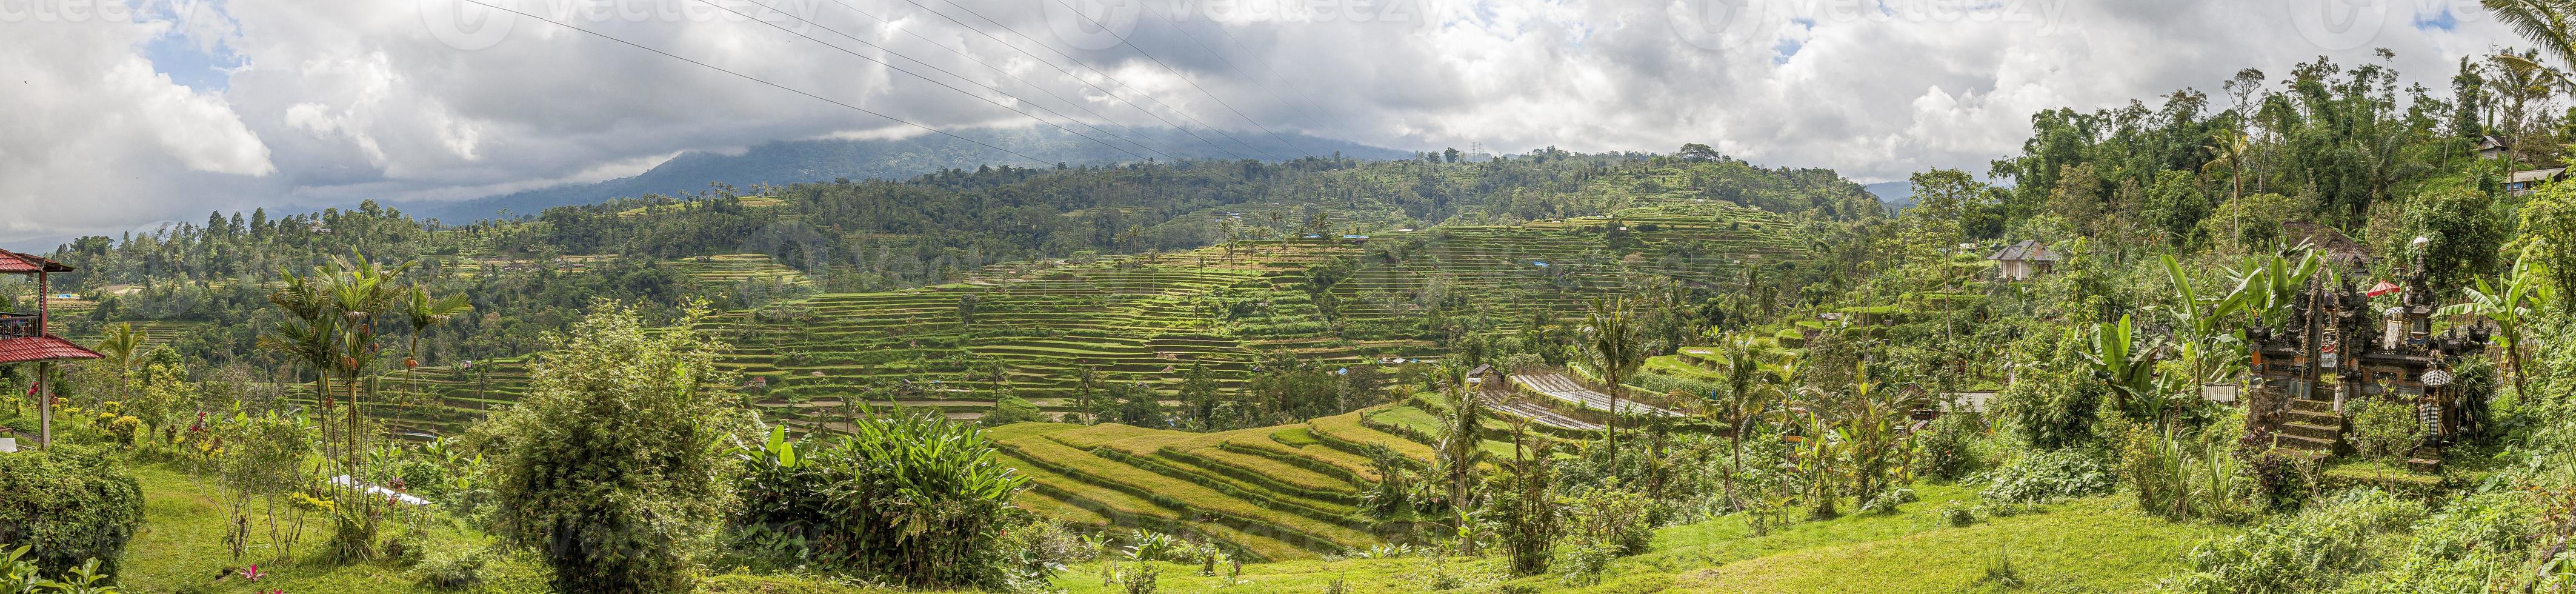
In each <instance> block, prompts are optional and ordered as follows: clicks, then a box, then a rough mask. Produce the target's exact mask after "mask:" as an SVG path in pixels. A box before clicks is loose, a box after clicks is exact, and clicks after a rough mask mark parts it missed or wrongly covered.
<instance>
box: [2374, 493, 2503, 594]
mask: <svg viewBox="0 0 2576 594" xmlns="http://www.w3.org/2000/svg"><path fill="white" fill-rule="evenodd" d="M2544 515H2545V514H2544V513H2543V510H2541V509H2539V507H2538V506H2535V505H2532V502H2531V500H2530V499H2528V498H2527V497H2525V496H2524V495H2522V494H2517V493H2482V494H2478V495H2471V496H2468V497H2463V498H2460V499H2458V500H2456V501H2454V502H2453V503H2451V505H2450V507H2449V508H2448V509H2444V510H2442V513H2440V514H2436V515H2434V516H2433V517H2432V518H2430V519H2427V520H2425V521H2423V522H2419V523H2417V524H2416V525H2415V527H2414V528H2415V535H2414V538H2413V540H2412V542H2410V543H2409V544H2408V545H2407V547H2406V553H2405V554H2404V555H2403V556H2402V557H2399V558H2398V560H2397V562H2396V563H2395V566H2394V567H2392V568H2390V570H2389V571H2384V572H2380V573H2378V574H2376V575H2374V576H2373V577H2374V579H2371V580H2369V581H2367V582H2364V583H2362V584H2359V586H2360V587H2358V588H2355V589H2356V590H2358V591H2360V592H2363V593H2370V594H2378V593H2387V594H2398V593H2415V592H2459V593H2485V592H2490V591H2493V590H2492V589H2491V588H2492V586H2493V584H2490V583H2488V580H2490V579H2493V578H2494V577H2495V576H2500V575H2525V570H2524V561H2525V560H2526V554H2527V553H2528V552H2529V551H2530V550H2531V548H2532V545H2533V544H2534V539H2533V536H2534V535H2535V534H2538V533H2540V532H2541V531H2542V529H2543V526H2541V525H2540V522H2539V520H2540V518H2542V517H2543V516H2544Z"/></svg>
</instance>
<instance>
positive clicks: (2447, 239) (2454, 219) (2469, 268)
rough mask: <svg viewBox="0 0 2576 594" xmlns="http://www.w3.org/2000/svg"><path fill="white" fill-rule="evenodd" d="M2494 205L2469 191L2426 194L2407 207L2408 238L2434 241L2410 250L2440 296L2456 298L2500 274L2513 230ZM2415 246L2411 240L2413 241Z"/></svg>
mask: <svg viewBox="0 0 2576 594" xmlns="http://www.w3.org/2000/svg"><path fill="white" fill-rule="evenodd" d="M2494 202H2495V201H2494V200H2492V199H2489V198H2488V197H2487V195H2485V194H2482V193H2478V192H2476V191H2474V190H2470V189H2467V188H2447V189H2441V190H2434V191H2431V192H2425V193H2423V194H2419V195H2416V196H2415V199H2414V200H2411V201H2408V202H2407V204H2406V217H2405V229H2406V233H2405V234H2404V235H2403V237H2406V238H2414V237H2422V238H2426V239H2429V240H2430V241H2429V242H2426V243H2425V244H2424V245H2422V246H2419V247H2411V248H2409V252H2410V253H2408V255H2409V256H2413V258H2414V260H2415V262H2416V263H2417V264H2418V265H2420V266H2422V267H2423V270H2424V275H2425V276H2426V277H2427V280H2429V281H2431V283H2432V285H2433V290H2434V291H2435V292H2436V293H2451V292H2454V291H2457V290H2459V289H2460V288H2463V287H2467V286H2468V285H2469V283H2470V281H2472V280H2474V279H2476V278H2478V277H2480V276H2484V275H2486V274H2487V273H2488V272H2490V271H2493V270H2495V269H2496V264H2497V254H2498V253H2499V252H2502V251H2503V247H2504V242H2505V240H2506V239H2507V237H2506V236H2507V234H2509V233H2510V232H2511V230H2510V229H2506V228H2505V221H2504V219H2503V217H2499V216H2497V215H2496V213H2494V212H2493V211H2490V210H2489V209H2488V207H2490V206H2492V205H2494ZM2409 241H2411V239H2409Z"/></svg>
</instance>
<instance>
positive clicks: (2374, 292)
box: [2364, 280, 2403, 297]
mask: <svg viewBox="0 0 2576 594" xmlns="http://www.w3.org/2000/svg"><path fill="white" fill-rule="evenodd" d="M2402 289H2403V288H2402V287H2399V286H2397V283H2392V282H2388V281H2384V280H2383V281H2379V284H2377V285H2372V286H2371V287H2370V290H2369V291H2365V292H2364V293H2365V294H2367V295H2370V296H2372V297H2378V296H2381V295H2386V294H2389V293H2395V292H2397V291H2399V290H2402Z"/></svg>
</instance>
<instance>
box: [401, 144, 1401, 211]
mask: <svg viewBox="0 0 2576 594" xmlns="http://www.w3.org/2000/svg"><path fill="white" fill-rule="evenodd" d="M1137 131H1138V132H1139V133H1140V134H1139V136H1141V137H1142V140H1143V141H1144V142H1145V144H1146V145H1147V146H1152V147H1155V148H1158V149H1162V150H1164V151H1166V152H1168V153H1169V154H1170V155H1171V156H1173V157H1176V158H1184V159H1207V158H1235V157H1236V156H1238V155H1239V156H1241V157H1243V158H1252V159H1260V160H1263V161H1276V160H1280V159H1291V158H1296V157H1300V156H1304V155H1307V154H1313V155H1316V156H1330V155H1332V154H1333V153H1335V152H1340V153H1341V155H1342V156H1343V157H1345V158H1351V159H1361V160H1371V161H1376V160H1389V159H1403V158H1411V157H1412V156H1413V153H1412V152H1411V151H1401V150H1395V149H1389V148H1383V147H1375V146H1369V145H1364V144H1359V143H1356V142H1350V141H1345V140H1335V139H1328V138H1317V137H1313V136H1306V135H1302V134H1298V135H1291V136H1289V140H1288V142H1289V144H1290V145H1293V148H1292V147H1291V146H1282V145H1281V144H1280V142H1279V141H1278V140H1273V139H1270V138H1268V137H1267V136H1265V135H1243V134H1236V135H1235V138H1241V139H1243V141H1244V142H1245V143H1248V144H1250V145H1251V148H1246V147H1245V146H1244V145H1243V144H1237V143H1235V142H1234V141H1233V140H1230V139H1227V138H1226V137H1224V136H1220V135H1217V134H1215V133H1212V132H1207V131H1203V130H1202V131H1197V132H1198V133H1197V135H1198V136H1202V137H1206V139H1207V140H1209V141H1214V142H1215V143H1217V146H1221V147H1224V148H1226V149H1230V150H1231V151H1233V154H1228V153H1226V152H1222V151H1219V150H1218V149H1217V147H1212V146H1209V143H1208V142H1205V141H1201V140H1200V139H1199V138H1195V137H1192V135H1191V134H1190V133H1188V132H1183V131H1181V130H1177V129H1172V128H1144V129H1138V130H1137ZM958 134H959V135H960V136H964V137H967V138H972V139H974V140H977V141H981V142H984V143H988V144H992V145H994V146H1000V147H1004V148H1008V149H1011V150H1013V151H1017V152H1020V153H1022V154H1026V155H1028V156H1031V157H1036V158H1038V159H1041V160H1044V161H1048V162H1050V163H1064V164H1067V165H1099V164H1107V163H1120V162H1129V161H1136V160H1137V159H1136V157H1134V156H1133V155H1129V154H1127V153H1126V152H1123V151H1118V150H1113V149H1110V148H1108V147H1104V146H1101V145H1100V144H1099V143H1095V142H1092V141H1090V140H1085V139H1083V138H1081V137H1078V136H1074V135H1071V134H1066V133H1064V132H1062V131H1059V130H1029V129H1014V130H969V131H964V132H959V133H958ZM1256 137H1257V138H1256ZM1103 140H1108V139H1106V138H1103ZM1118 144H1119V145H1120V146H1123V147H1125V148H1127V149H1128V150H1133V151H1136V152H1137V153H1140V154H1144V155H1146V156H1148V157H1153V158H1155V159H1156V160H1162V157H1161V156H1160V155H1157V154H1155V153H1153V152H1150V151H1146V150H1142V149H1138V148H1136V146H1135V145H1132V144H1127V143H1123V142H1120V143H1118ZM985 165H1014V166H1020V167H1035V166H1038V165H1037V164H1034V163H1029V162H1027V160H1026V159H1021V158H1019V157H1015V156H1012V155H1010V154H1007V153H1002V152H998V151H994V150H992V149H987V148H984V147H980V146H975V145H974V144H972V143H968V142H966V141H963V140H958V139H955V138H950V137H946V136H938V135H923V136H916V137H912V138H904V139H897V140H842V139H826V140H781V141H772V142H769V143H767V144H762V145H758V146H754V147H751V148H750V149H749V150H746V151H744V152H743V153H742V154H739V155H725V154H718V153H709V152H688V153H682V154H681V155H680V156H678V157H674V158H672V159H671V160H670V161H666V162H663V163H662V164H660V165H656V166H654V167H653V168H652V169H650V170H647V171H645V172H643V173H640V174H636V175H634V176H631V177H621V178H617V179H612V180H606V181H600V182H593V183H583V184H565V185H559V186H552V187H546V188H538V189H534V190H526V191H522V192H517V193H512V194H503V195H498V196H489V197H484V198H476V199H472V200H465V201H458V202H447V201H438V202H427V201H423V202H411V203H406V204H400V205H398V206H400V207H401V208H402V209H403V210H404V211H405V212H409V213H412V214H413V215H414V216H420V217H428V218H437V219H439V220H442V221H446V222H449V223H465V222H471V221H475V220H480V219H488V218H494V217H497V216H499V215H500V213H501V212H502V211H503V210H505V209H506V210H508V211H509V212H510V214H511V215H512V216H522V215H533V214H536V213H538V212H539V211H543V210H545V209H547V208H551V207H556V206H565V205H572V204H593V203H598V202H604V201H607V200H610V199H615V198H627V197H635V196H643V195H646V194H663V195H671V196H677V195H679V194H680V193H682V192H698V191H705V190H706V189H707V188H708V184H710V183H714V182H723V183H727V184H732V185H733V186H735V187H738V188H746V187H749V186H751V185H752V184H755V183H768V184H774V185H785V184H791V183H799V182H818V181H831V180H833V179H837V178H849V179H851V180H862V179H907V178H911V177H914V176H918V175H921V174H925V173H932V172H936V171H939V170H941V169H952V168H953V169H974V168H976V167H979V166H985Z"/></svg>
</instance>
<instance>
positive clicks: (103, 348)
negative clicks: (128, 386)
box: [98, 322, 149, 373]
mask: <svg viewBox="0 0 2576 594" xmlns="http://www.w3.org/2000/svg"><path fill="white" fill-rule="evenodd" d="M146 338H149V336H148V335H147V334H146V333H145V332H144V331H142V330H136V329H134V324H130V323H125V322H118V323H117V324H116V325H114V326H109V327H107V338H106V339H104V340H100V341H99V343H98V352H99V354H102V355H107V362H109V363H113V364H115V365H116V370H117V372H118V373H133V372H134V364H136V363H141V362H143V341H144V340H145V339H146Z"/></svg>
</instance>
